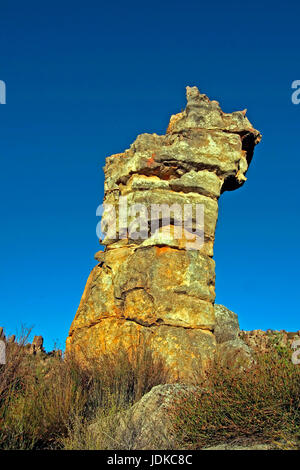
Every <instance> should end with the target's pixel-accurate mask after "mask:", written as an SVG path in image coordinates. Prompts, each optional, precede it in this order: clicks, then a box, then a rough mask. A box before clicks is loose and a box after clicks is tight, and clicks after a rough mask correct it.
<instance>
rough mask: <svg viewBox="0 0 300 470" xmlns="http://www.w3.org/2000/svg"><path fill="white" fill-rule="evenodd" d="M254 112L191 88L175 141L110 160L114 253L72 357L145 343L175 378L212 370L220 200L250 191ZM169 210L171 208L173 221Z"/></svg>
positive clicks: (142, 140)
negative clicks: (230, 108) (233, 108)
mask: <svg viewBox="0 0 300 470" xmlns="http://www.w3.org/2000/svg"><path fill="white" fill-rule="evenodd" d="M245 114H246V111H237V112H233V113H231V114H227V113H223V111H222V110H221V108H220V106H219V103H218V102H217V101H210V100H209V99H208V98H207V96H205V95H203V94H200V92H199V91H198V89H197V88H196V87H191V88H190V87H187V106H186V109H185V110H184V111H183V112H181V113H179V114H176V115H174V116H172V117H171V119H170V123H169V126H168V128H167V132H166V135H162V136H161V135H157V134H142V135H140V136H138V137H137V139H136V140H135V142H134V143H133V144H132V145H131V147H130V148H129V149H128V150H125V152H123V153H120V154H116V155H112V156H111V157H108V158H107V159H106V165H105V168H104V173H105V199H104V214H103V217H102V227H103V226H105V227H106V230H105V231H106V234H105V236H104V237H103V239H102V240H101V242H102V244H103V245H104V246H105V249H104V251H100V252H98V253H97V254H96V255H95V258H96V259H97V260H98V262H99V263H98V265H97V266H96V267H95V268H94V269H93V271H92V272H91V274H90V277H89V279H88V281H87V285H86V288H85V291H84V294H83V296H82V299H81V302H80V305H79V308H78V311H77V314H76V316H75V319H74V321H73V323H72V326H71V329H70V333H69V337H68V339H67V351H75V352H76V353H77V354H79V355H82V356H85V357H88V356H91V355H97V354H100V353H101V352H111V353H113V351H116V350H117V349H118V348H124V349H126V350H129V351H130V350H131V349H132V348H134V349H135V348H138V345H139V344H141V342H142V343H147V344H149V345H150V348H151V349H152V351H153V353H154V354H156V355H157V356H161V357H162V358H164V359H165V361H166V363H167V365H168V366H169V367H170V369H171V371H172V375H173V378H174V379H175V378H177V377H178V378H180V379H182V380H188V379H189V378H190V376H191V374H192V373H193V370H194V369H195V368H198V367H199V364H201V367H202V368H206V367H208V366H209V364H210V361H211V359H212V358H213V356H214V354H215V350H216V340H215V335H214V328H215V314H214V300H215V263H214V261H213V259H212V257H213V245H214V236H215V228H216V222H217V217H218V198H219V196H220V194H221V193H222V192H224V191H228V190H234V189H237V188H239V187H240V186H241V185H243V184H244V182H245V180H246V177H245V174H246V171H247V169H248V166H249V164H250V162H251V159H252V156H253V151H254V147H255V145H256V144H257V143H258V142H259V141H260V138H261V135H260V133H259V132H258V131H256V130H255V129H253V127H252V125H251V124H250V122H249V121H248V119H247V118H246V117H245ZM121 200H122V201H123V202H122V203H121V202H120V201H121ZM124 201H126V209H124V207H123V203H124ZM159 205H165V206H168V207H169V209H170V211H169V217H166V214H165V213H162V206H159ZM170 206H171V207H170ZM199 207H200V208H203V210H204V220H203V218H201V213H200V212H199V213H198V208H199ZM132 208H133V210H132ZM153 208H154V210H153ZM137 213H138V214H139V219H138V220H137V217H136V216H137ZM186 214H188V215H187V216H186ZM199 214H200V215H199ZM202 214H203V213H202ZM198 215H199V217H198ZM183 220H184V221H185V220H187V222H188V223H187V224H185V223H184V224H183ZM182 224H183V226H182ZM138 229H139V230H138Z"/></svg>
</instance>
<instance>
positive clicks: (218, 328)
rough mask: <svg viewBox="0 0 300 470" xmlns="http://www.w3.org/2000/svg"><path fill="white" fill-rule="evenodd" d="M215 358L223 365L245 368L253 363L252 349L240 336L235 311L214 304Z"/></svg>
mask: <svg viewBox="0 0 300 470" xmlns="http://www.w3.org/2000/svg"><path fill="white" fill-rule="evenodd" d="M215 318H216V324H215V329H214V333H215V337H216V343H217V346H216V359H217V360H218V361H219V363H220V364H222V365H223V366H224V367H229V368H235V369H247V368H248V367H249V366H251V364H253V350H252V349H251V347H250V346H249V345H248V344H247V343H246V342H245V341H244V340H243V338H242V337H241V331H240V326H239V321H238V316H237V314H236V313H234V312H232V311H231V310H229V309H228V308H226V307H224V305H218V304H215Z"/></svg>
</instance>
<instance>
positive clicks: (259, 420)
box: [173, 337, 300, 449]
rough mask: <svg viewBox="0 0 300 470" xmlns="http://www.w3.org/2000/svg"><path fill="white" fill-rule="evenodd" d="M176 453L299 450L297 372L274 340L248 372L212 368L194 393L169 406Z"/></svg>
mask: <svg viewBox="0 0 300 470" xmlns="http://www.w3.org/2000/svg"><path fill="white" fill-rule="evenodd" d="M173 420H174V429H175V434H176V437H177V440H178V443H179V446H180V448H189V449H200V448H203V447H204V446H205V447H207V446H213V445H216V444H219V443H228V442H230V443H233V442H234V443H236V445H238V443H240V444H242V443H243V441H244V442H245V441H246V442H248V443H249V442H251V441H253V442H262V443H271V444H272V443H273V444H274V446H275V447H278V448H284V449H292V448H300V367H299V366H296V365H294V364H293V363H292V361H291V350H290V348H288V347H283V346H282V345H280V341H279V338H277V337H274V341H272V347H271V348H270V349H269V350H268V351H267V352H264V353H262V352H259V351H256V355H255V362H254V364H253V365H252V366H251V367H250V369H247V370H239V371H237V370H232V369H229V368H226V367H224V366H221V365H220V364H218V363H216V364H215V367H214V368H213V369H212V370H211V371H210V373H209V374H208V375H207V377H206V379H205V381H204V382H201V383H199V388H198V391H196V392H193V393H190V394H189V395H188V396H187V397H185V399H184V400H182V401H181V402H180V403H176V406H174V418H173Z"/></svg>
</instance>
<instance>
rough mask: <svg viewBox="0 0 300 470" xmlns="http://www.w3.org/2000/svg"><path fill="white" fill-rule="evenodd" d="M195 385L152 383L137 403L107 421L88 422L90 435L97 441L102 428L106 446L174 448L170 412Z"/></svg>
mask: <svg viewBox="0 0 300 470" xmlns="http://www.w3.org/2000/svg"><path fill="white" fill-rule="evenodd" d="M194 390H196V387H194V386H191V385H183V384H166V385H157V386H155V387H153V388H152V389H151V390H150V392H148V393H146V394H145V395H144V396H143V397H142V398H141V399H140V400H139V401H138V402H137V403H135V404H134V405H133V406H132V407H131V408H129V409H128V410H126V411H124V412H120V413H118V414H117V415H115V416H114V417H113V423H111V420H110V418H108V419H107V420H106V422H103V421H102V422H100V423H98V422H97V420H96V422H95V423H93V424H92V425H91V426H90V434H91V439H92V440H93V441H94V442H97V441H99V440H100V439H99V437H100V438H101V434H102V433H103V432H105V438H106V442H107V447H108V448H109V449H123V450H149V449H155V450H159V449H160V450H162V449H174V448H177V447H176V437H175V434H174V432H173V426H172V419H171V417H172V415H173V414H174V405H175V404H176V401H180V400H182V399H184V398H187V397H188V396H189V394H190V393H191V392H193V391H194Z"/></svg>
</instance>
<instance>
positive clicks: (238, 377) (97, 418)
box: [0, 334, 300, 450]
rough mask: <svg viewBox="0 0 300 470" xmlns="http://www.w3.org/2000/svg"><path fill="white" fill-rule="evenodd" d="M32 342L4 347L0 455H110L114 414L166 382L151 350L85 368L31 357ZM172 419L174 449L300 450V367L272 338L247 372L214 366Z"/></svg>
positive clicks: (71, 361) (177, 406)
mask: <svg viewBox="0 0 300 470" xmlns="http://www.w3.org/2000/svg"><path fill="white" fill-rule="evenodd" d="M27 336H28V334H25V335H23V336H22V337H21V338H20V339H19V340H18V342H17V343H16V344H8V345H7V364H6V365H5V366H0V449H34V450H35V449H91V450H92V449H109V448H110V446H111V443H112V440H114V427H115V422H116V414H117V413H119V412H120V411H123V410H126V409H128V408H129V407H130V406H132V404H134V403H135V402H137V401H138V400H139V399H140V398H141V397H142V396H143V395H144V394H145V393H147V392H148V391H150V390H151V388H152V387H154V386H155V385H158V384H163V383H168V371H167V369H166V367H165V365H164V364H163V363H161V362H160V361H158V360H155V359H154V358H153V356H152V353H151V351H150V350H149V349H148V348H147V347H144V348H143V347H142V346H141V345H140V346H139V348H138V350H137V351H136V352H135V353H131V354H130V357H129V356H128V355H127V354H125V353H122V352H119V353H118V354H116V355H114V356H106V355H102V356H101V357H99V358H98V359H97V360H96V359H88V358H87V360H86V361H84V364H83V363H78V362H77V361H76V360H75V359H74V358H73V357H70V356H69V357H67V358H61V357H59V356H55V355H53V356H51V357H50V356H47V355H46V354H41V355H39V354H36V355H31V354H28V349H27V348H26V342H27ZM171 411H172V412H171V413H170V420H171V423H172V427H173V430H174V432H173V433H172V434H175V437H176V448H177V449H201V448H203V447H209V446H213V445H215V444H220V443H232V442H234V443H236V444H237V445H238V444H239V443H240V444H243V441H244V440H246V441H247V443H249V441H250V442H254V443H257V442H261V443H273V444H274V446H275V447H279V448H284V449H290V448H300V445H299V441H300V367H299V366H296V365H294V364H293V363H292V361H291V350H290V349H289V348H288V347H286V348H285V347H283V346H282V343H281V342H280V338H277V337H274V341H272V342H271V348H270V349H268V351H266V352H264V353H262V352H259V351H257V352H256V356H255V361H254V363H253V364H252V366H251V367H250V368H248V369H247V370H246V369H244V370H243V369H239V370H237V369H230V368H226V367H224V366H222V365H221V364H220V363H215V367H214V368H213V369H211V371H210V372H209V373H208V374H207V375H206V377H205V378H204V379H203V376H202V378H201V379H199V382H198V383H197V386H196V387H193V391H192V392H189V393H188V394H186V395H185V396H184V398H182V399H180V400H174V406H173V409H172V410H171ZM145 419H147V417H146V416H145ZM117 446H118V443H117V442H114V448H116V447H117Z"/></svg>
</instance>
